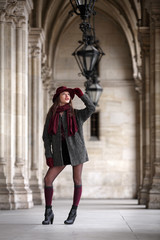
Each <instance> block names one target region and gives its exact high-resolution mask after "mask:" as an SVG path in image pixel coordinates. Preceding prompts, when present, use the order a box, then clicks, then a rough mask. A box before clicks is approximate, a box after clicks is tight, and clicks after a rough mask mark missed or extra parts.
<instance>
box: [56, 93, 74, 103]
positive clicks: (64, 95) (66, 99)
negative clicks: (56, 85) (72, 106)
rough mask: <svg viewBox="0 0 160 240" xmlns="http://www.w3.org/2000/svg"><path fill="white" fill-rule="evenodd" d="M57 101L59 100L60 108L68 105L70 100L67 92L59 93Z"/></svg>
mask: <svg viewBox="0 0 160 240" xmlns="http://www.w3.org/2000/svg"><path fill="white" fill-rule="evenodd" d="M59 100H60V106H63V105H65V104H67V103H69V102H70V100H71V96H70V93H69V92H62V93H60V95H59Z"/></svg>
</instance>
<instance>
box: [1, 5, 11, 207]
mask: <svg viewBox="0 0 160 240" xmlns="http://www.w3.org/2000/svg"><path fill="white" fill-rule="evenodd" d="M4 2H5V1H4ZM0 6H2V5H0ZM4 6H5V3H4ZM4 6H3V7H4ZM5 15H6V11H5V10H4V9H2V10H1V9H0V49H1V51H0V209H9V208H10V203H9V190H8V188H7V184H6V180H7V179H6V164H7V158H6V156H5V106H4V103H5V71H4V65H5V64H4V63H5V59H4V56H5V49H4V46H5Z"/></svg>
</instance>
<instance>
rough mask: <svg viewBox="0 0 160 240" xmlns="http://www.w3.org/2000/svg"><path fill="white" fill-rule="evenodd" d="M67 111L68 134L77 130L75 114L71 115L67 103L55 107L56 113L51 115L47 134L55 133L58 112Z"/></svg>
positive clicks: (72, 133)
mask: <svg viewBox="0 0 160 240" xmlns="http://www.w3.org/2000/svg"><path fill="white" fill-rule="evenodd" d="M64 111H67V126H68V136H73V135H74V134H75V132H77V131H78V127H77V122H76V118H75V116H74V115H73V116H71V114H70V113H71V107H70V105H69V104H65V105H64V106H60V107H58V108H57V110H56V113H55V114H54V116H52V118H51V120H50V123H49V128H48V133H49V134H56V133H57V129H58V123H59V114H60V112H64Z"/></svg>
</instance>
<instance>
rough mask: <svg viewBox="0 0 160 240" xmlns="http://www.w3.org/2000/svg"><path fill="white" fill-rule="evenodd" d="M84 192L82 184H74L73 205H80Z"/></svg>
mask: <svg viewBox="0 0 160 240" xmlns="http://www.w3.org/2000/svg"><path fill="white" fill-rule="evenodd" d="M81 194H82V185H74V195H73V206H75V207H78V204H79V201H80V199H81Z"/></svg>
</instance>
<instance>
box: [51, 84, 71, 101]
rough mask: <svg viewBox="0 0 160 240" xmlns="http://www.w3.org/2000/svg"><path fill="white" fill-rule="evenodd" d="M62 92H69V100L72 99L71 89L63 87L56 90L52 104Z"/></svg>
mask: <svg viewBox="0 0 160 240" xmlns="http://www.w3.org/2000/svg"><path fill="white" fill-rule="evenodd" d="M62 92H69V93H70V96H71V98H72V99H73V98H74V89H72V88H67V87H65V86H62V87H59V88H57V90H56V93H55V94H54V96H53V102H54V101H55V99H56V98H57V97H58V96H59V94H60V93H62Z"/></svg>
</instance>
